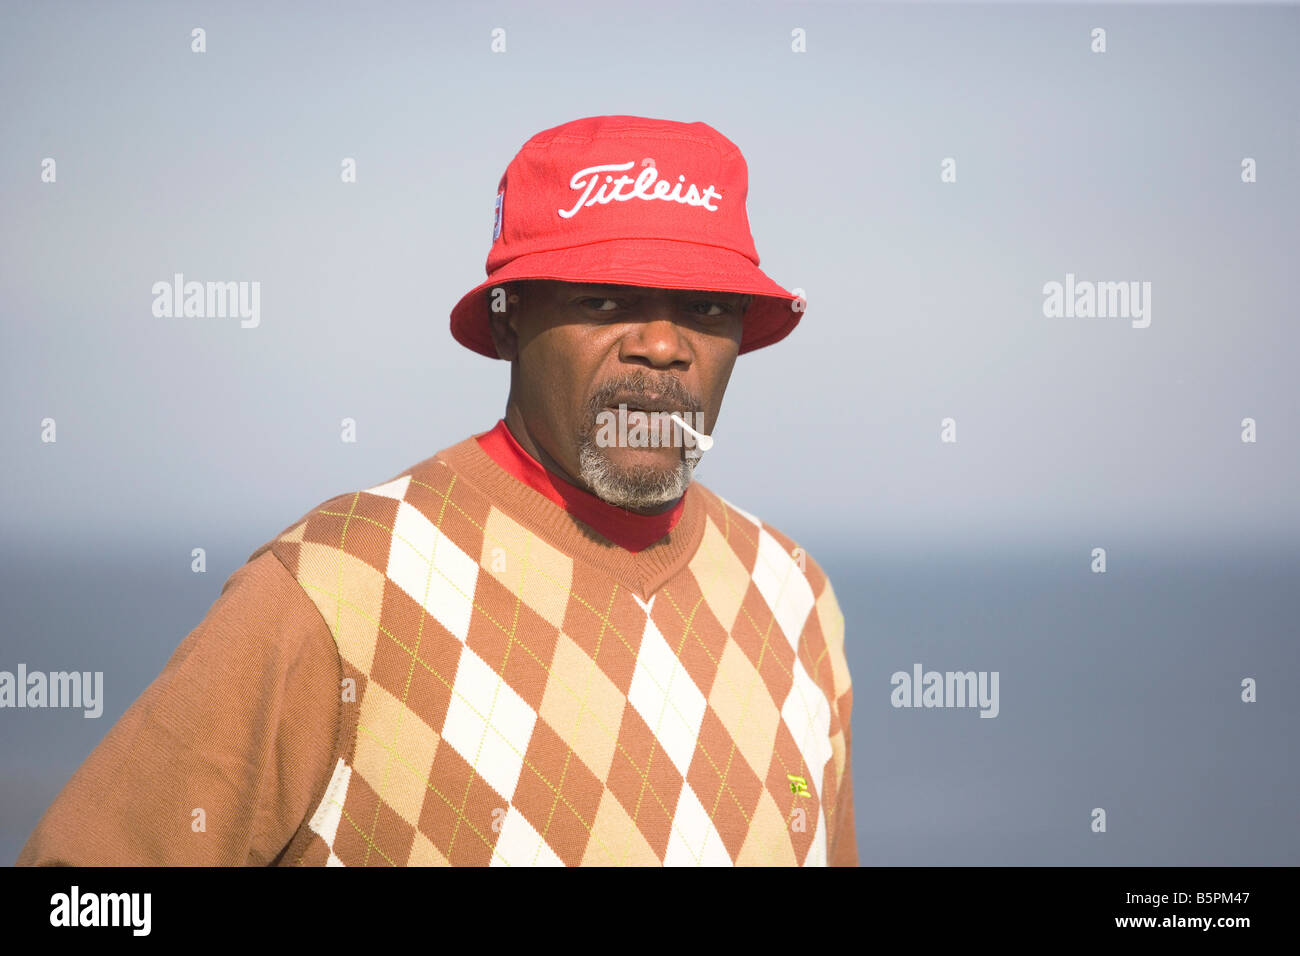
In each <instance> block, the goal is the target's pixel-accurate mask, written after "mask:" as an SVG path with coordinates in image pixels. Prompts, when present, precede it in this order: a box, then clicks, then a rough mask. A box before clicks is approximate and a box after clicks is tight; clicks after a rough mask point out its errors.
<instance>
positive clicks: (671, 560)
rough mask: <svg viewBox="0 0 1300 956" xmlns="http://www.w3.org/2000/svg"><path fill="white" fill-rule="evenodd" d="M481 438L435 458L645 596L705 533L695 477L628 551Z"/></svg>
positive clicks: (537, 530)
mask: <svg viewBox="0 0 1300 956" xmlns="http://www.w3.org/2000/svg"><path fill="white" fill-rule="evenodd" d="M484 434H487V433H484ZM480 437H481V436H480V435H474V436H471V437H469V438H466V439H464V440H462V441H460V442H457V443H456V444H454V445H451V446H450V447H448V448H445V449H443V450H442V451H440V452H438V453H437V454H436V455H435V456H434V460H435V461H441V462H442V463H443V464H445V465H447V466H448V467H450V468H451V469H452V470H453V471H454V472H456V473H458V474H459V475H461V476H462V477H463V478H464V479H465V480H466V481H468V482H469V483H470V484H471V485H473V486H475V487H476V488H477V489H478V490H479V491H481V492H482V493H483V494H485V495H486V496H487V498H488V500H489V501H490V502H491V504H492V505H493V506H494V507H497V508H499V509H500V510H501V511H502V512H504V513H505V514H506V515H508V516H509V517H510V518H511V519H512V520H514V521H517V522H518V523H519V524H521V525H523V526H524V527H525V528H527V529H528V530H530V531H532V532H533V533H534V534H536V535H538V537H540V538H542V540H544V541H546V542H547V543H548V544H550V545H552V546H553V547H555V548H557V549H558V550H560V551H562V552H563V553H565V554H568V555H570V556H571V557H573V558H574V559H575V560H578V561H582V562H584V563H585V564H587V565H590V566H592V567H594V568H596V569H598V570H600V571H602V572H604V573H605V574H608V575H609V576H610V577H612V578H614V579H615V580H616V581H618V582H619V583H620V584H622V585H623V586H624V587H626V588H628V589H630V590H631V591H632V592H633V593H635V594H638V595H640V596H641V598H642V599H643V600H644V601H649V599H650V597H651V595H653V594H654V592H655V591H657V590H658V589H659V587H660V586H661V585H663V584H664V582H666V581H668V580H669V579H670V578H672V577H673V576H674V575H675V574H677V573H678V572H679V571H681V570H682V568H684V567H685V566H686V565H687V564H688V563H689V562H690V560H691V558H692V557H693V556H694V555H695V552H696V550H697V549H698V548H699V545H700V542H701V540H702V539H703V537H704V526H705V521H706V518H707V505H706V502H705V495H706V494H707V493H708V492H707V490H706V489H705V488H704V487H703V486H701V485H699V484H698V483H697V482H694V481H692V482H691V483H690V484H689V485H688V486H687V487H686V491H685V493H684V494H683V495H682V497H681V499H680V501H679V505H680V513H679V515H678V516H677V519H676V521H675V522H674V523H673V524H672V527H671V529H670V530H669V531H668V532H667V533H666V534H664V535H663V536H662V537H660V538H658V539H657V540H655V541H653V542H651V543H650V544H648V545H646V546H645V547H644V548H642V549H640V550H638V551H629V550H628V549H627V548H625V547H622V546H620V545H619V544H617V543H615V542H614V541H611V540H610V539H609V538H608V537H606V536H605V535H604V534H602V533H601V532H600V531H599V530H598V529H597V528H595V527H593V526H592V525H590V524H588V523H587V522H585V521H583V520H582V519H581V518H579V517H577V516H576V515H574V514H572V513H570V512H569V511H568V510H566V509H565V508H564V507H563V506H562V505H560V504H557V503H556V502H555V501H554V500H552V499H551V498H550V497H548V496H547V495H545V494H543V493H542V492H541V491H539V490H538V489H536V488H534V487H532V486H531V485H530V484H526V483H525V482H524V481H523V480H521V479H520V478H518V477H516V476H515V475H514V474H512V473H511V472H510V471H509V470H507V469H506V468H504V467H502V466H501V465H500V464H499V463H498V462H497V461H495V460H494V459H493V457H492V456H491V455H489V454H488V453H487V451H485V450H484V448H483V445H482V444H481V443H480V442H479V440H478V439H479V438H480ZM539 467H540V465H539ZM603 503H604V504H608V502H603ZM669 514H671V512H669ZM635 517H642V518H643V517H647V516H645V515H635ZM650 517H655V518H662V517H663V516H662V515H654V516H650Z"/></svg>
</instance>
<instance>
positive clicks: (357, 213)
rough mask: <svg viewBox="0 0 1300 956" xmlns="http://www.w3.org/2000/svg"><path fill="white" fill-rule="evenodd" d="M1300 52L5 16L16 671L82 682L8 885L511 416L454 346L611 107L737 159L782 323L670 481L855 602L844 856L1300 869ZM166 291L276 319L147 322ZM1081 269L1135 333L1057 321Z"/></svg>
mask: <svg viewBox="0 0 1300 956" xmlns="http://www.w3.org/2000/svg"><path fill="white" fill-rule="evenodd" d="M195 26H202V27H203V28H205V29H206V31H207V52H206V53H204V54H202V55H197V54H194V53H191V52H190V30H191V29H192V28H193V27H195ZM496 27H502V28H504V29H505V30H506V36H507V52H505V53H504V54H493V53H491V52H490V40H491V31H492V30H493V29H494V28H496ZM1096 27H1102V28H1104V29H1105V30H1106V34H1107V51H1106V52H1105V53H1104V54H1098V53H1093V52H1091V49H1090V46H1091V39H1090V34H1091V31H1092V30H1093V29H1094V28H1096ZM796 28H801V29H803V30H804V31H806V35H807V52H805V53H800V54H796V53H793V52H792V51H791V31H792V30H794V29H796ZM1298 44H1300V8H1297V7H1295V6H1292V5H1286V4H1267V5H1260V6H1248V5H1211V4H1168V3H1161V4H1144V5H1114V4H1076V5H1071V4H1063V3H1050V4H1039V5H1021V4H1006V3H997V4H989V5H981V4H957V5H954V4H939V3H922V4H866V3H824V2H814V3H764V2H760V3H735V4H725V3H705V4H659V5H656V6H655V8H654V10H653V12H652V11H650V10H649V9H648V8H645V7H644V6H641V5H634V4H630V3H621V4H620V3H613V4H601V5H600V7H599V13H597V12H596V10H595V8H593V6H592V5H590V4H576V3H575V4H570V5H567V6H566V5H563V4H561V5H556V4H547V5H546V7H545V8H544V9H543V8H542V7H541V6H539V5H532V4H524V3H493V4H489V5H480V4H469V3H464V4H445V5H428V4H399V3H385V4H366V5H352V4H338V3H313V4H297V3H277V4H275V5H271V6H267V5H262V4H251V3H223V4H186V3H175V4H167V5H166V6H160V5H156V4H130V3H111V4H86V3H76V4H73V3H42V4H26V3H4V4H2V5H0V83H3V90H4V92H5V95H4V96H3V97H0V334H2V336H3V338H2V340H0V342H2V348H0V363H2V365H0V370H2V371H3V377H2V380H0V389H2V390H3V391H2V392H0V397H2V400H3V401H2V405H0V449H3V456H4V457H3V462H4V467H3V469H0V492H3V493H4V495H5V497H6V501H7V503H8V504H7V507H5V508H4V509H3V510H2V511H0V541H2V543H0V612H2V614H0V622H2V623H0V627H2V628H3V632H0V670H11V671H12V670H14V669H15V668H16V666H17V664H18V663H19V662H23V663H26V665H27V666H28V668H29V669H32V670H46V671H50V670H61V669H77V670H103V671H104V672H105V692H106V700H105V705H104V715H103V716H102V717H101V718H99V719H98V720H86V719H83V718H82V717H81V715H80V712H79V711H78V712H72V711H53V710H51V711H44V712H38V711H30V710H22V711H15V710H4V711H0V725H4V726H3V727H0V770H2V771H3V772H2V773H0V863H3V862H11V861H12V860H13V858H14V857H15V856H16V855H17V853H18V850H19V849H20V848H21V846H22V843H23V842H24V841H25V840H26V837H27V835H28V834H29V833H30V831H31V829H32V828H33V827H34V826H35V824H36V822H37V820H38V819H39V817H40V814H41V813H42V812H43V811H44V809H45V807H47V806H48V805H49V803H50V802H51V801H52V800H53V799H54V797H55V795H56V794H57V793H58V791H59V789H60V788H61V787H62V785H63V784H64V782H66V780H67V778H68V777H69V776H70V775H71V773H72V771H73V770H74V769H75V768H76V767H77V766H78V765H79V764H80V762H81V761H82V760H84V758H85V757H86V755H87V754H88V753H89V752H90V750H91V749H93V747H94V746H95V745H96V744H97V743H98V742H99V740H100V739H101V738H102V736H103V735H104V734H105V733H106V732H107V731H108V729H109V727H110V726H111V725H112V723H113V721H115V720H116V719H117V717H119V716H120V715H121V713H122V712H123V711H124V710H125V709H126V707H128V706H129V705H130V703H131V702H132V701H133V700H134V699H135V698H136V696H138V694H139V693H140V692H141V691H142V690H143V689H144V687H145V686H146V685H147V684H148V682H149V681H150V680H152V679H153V677H155V676H156V675H157V673H158V672H159V671H160V670H161V669H162V667H163V665H164V664H165V662H166V660H167V658H168V657H169V656H170V654H171V652H172V651H173V650H174V649H175V647H176V646H177V645H178V644H179V643H180V641H181V640H182V639H183V638H184V636H185V635H186V634H187V633H188V632H189V630H190V629H192V628H193V627H194V626H195V625H196V624H197V623H198V621H199V620H200V619H201V618H202V617H203V615H204V614H205V613H206V611H207V609H208V608H209V607H210V606H211V604H212V603H213V601H215V599H216V597H217V595H218V594H219V592H220V589H221V585H222V583H223V582H224V581H225V579H226V578H227V577H228V576H229V574H230V573H231V572H233V571H234V570H235V569H236V568H237V567H238V566H239V565H240V564H242V563H243V562H244V560H245V559H246V558H247V556H248V554H249V553H250V552H252V551H253V550H254V549H255V548H256V547H257V546H258V545H260V544H262V543H263V542H264V541H266V540H268V539H269V538H271V537H272V536H274V535H275V534H276V533H278V532H279V531H280V530H281V529H283V528H284V527H285V526H287V525H288V524H290V523H291V522H293V521H295V520H296V519H298V518H299V517H300V516H302V515H303V514H304V513H306V512H307V511H308V509H310V508H311V507H312V506H313V505H315V504H316V503H318V502H320V501H322V500H325V499H327V498H329V497H332V496H333V495H336V494H339V493H341V492H344V491H348V490H353V489H356V488H364V487H369V486H371V485H373V484H376V483H378V482H379V481H382V480H385V479H387V478H389V477H391V476H393V475H395V474H397V473H398V472H400V471H402V470H403V469H404V468H406V467H407V466H408V465H410V464H412V463H414V462H416V461H419V460H421V459H423V458H426V457H428V456H429V455H431V454H433V453H434V452H436V451H437V450H439V449H441V448H444V447H446V446H447V445H450V444H452V443H454V442H456V441H459V440H460V439H462V438H464V437H466V436H468V435H470V434H473V433H477V432H481V431H484V430H486V429H487V428H489V427H491V426H492V424H493V423H494V422H495V421H496V420H497V418H499V417H500V416H501V414H502V413H503V411H504V402H505V394H506V389H507V386H508V366H506V365H505V363H501V362H496V361H492V360H489V359H486V358H483V357H480V356H477V355H475V354H473V353H471V352H469V351H467V350H466V349H464V348H462V347H461V346H459V345H458V344H456V343H455V341H454V340H453V339H452V338H451V336H450V333H449V331H448V315H449V312H450V310H451V308H452V306H453V305H454V304H455V303H456V301H457V300H458V299H459V298H460V296H461V295H463V294H464V293H465V292H466V291H468V290H469V289H471V288H472V287H474V286H475V285H477V284H478V283H479V282H481V281H482V279H483V277H484V269H483V266H484V260H485V258H486V255H487V251H488V245H489V242H490V239H491V228H490V224H491V219H492V212H493V203H494V200H495V196H496V185H497V181H498V179H499V178H500V176H501V173H502V171H503V170H504V168H505V166H506V164H507V163H508V162H509V160H510V158H511V157H512V156H513V155H514V154H515V152H516V151H517V150H518V149H519V147H520V146H521V145H522V144H523V143H524V142H525V141H526V140H527V139H528V138H529V137H530V136H532V135H533V134H534V133H536V132H538V131H540V130H543V129H546V128H549V127H552V126H555V125H558V124H560V123H563V122H566V121H568V120H571V119H576V118H578V117H582V116H590V115H595V114H605V113H620V114H622V113H625V114H633V115H642V116H652V117H660V118H670V119H677V120H682V121H695V120H702V121H704V122H707V123H709V124H710V125H712V126H714V127H715V128H717V129H718V130H719V131H720V132H722V133H723V134H724V135H725V136H727V137H728V138H729V139H731V140H732V141H733V142H735V143H736V144H738V145H739V146H740V147H741V149H742V151H743V152H744V155H745V157H746V160H747V162H748V165H749V173H750V189H749V195H748V201H747V206H748V212H749V217H750V222H751V225H752V228H753V233H754V238H755V242H756V244H757V247H758V251H759V253H760V255H761V257H762V261H761V267H762V268H763V270H764V271H765V272H766V273H767V274H768V275H769V276H771V277H772V278H773V279H775V280H776V281H777V282H779V283H781V284H783V285H784V286H785V287H786V288H789V289H795V288H798V289H802V290H803V291H804V293H805V295H806V296H807V300H808V311H807V314H806V316H805V318H804V319H803V321H802V323H801V324H800V325H799V327H798V328H797V329H796V330H795V331H794V332H793V333H792V334H791V335H790V337H789V338H787V339H786V340H784V341H783V342H781V343H779V344H778V345H776V346H773V347H770V348H766V349H761V350H759V351H757V352H754V353H751V354H747V355H744V356H741V357H740V358H739V359H738V361H737V364H736V367H735V372H734V374H733V377H732V380H731V383H730V385H729V387H728V391H727V396H726V400H725V402H724V405H723V410H722V415H721V418H720V421H719V423H718V426H717V428H716V430H715V432H714V435H715V438H716V441H717V444H716V445H715V447H714V449H713V450H712V451H711V452H709V454H708V455H707V456H706V458H705V461H704V462H703V463H702V464H701V465H700V467H699V469H698V470H697V472H696V476H697V478H698V480H700V481H701V482H702V483H704V484H706V485H708V486H709V487H710V488H712V489H714V490H715V491H717V492H718V493H720V494H722V495H723V496H724V497H726V498H727V499H728V500H730V501H732V502H734V503H736V504H737V505H739V506H741V507H742V508H744V509H745V510H747V511H749V512H751V513H753V514H756V515H758V516H759V517H761V518H762V519H763V520H765V521H767V522H768V523H770V524H772V525H773V526H775V527H777V528H779V529H780V530H782V531H783V532H785V533H786V534H788V535H789V536H790V537H792V538H794V539H795V540H796V541H798V542H799V543H800V544H801V545H803V546H804V547H805V548H806V549H807V551H808V552H809V553H810V554H811V555H812V556H813V557H814V558H815V559H816V560H817V561H818V562H819V563H821V564H822V566H823V567H824V568H825V569H826V570H827V572H828V573H829V574H830V577H831V580H832V583H833V585H834V587H835V589H836V593H837V594H838V595H839V597H840V602H841V606H842V607H843V609H844V612H845V616H846V619H847V636H846V647H847V653H848V659H849V665H850V669H851V672H852V676H853V685H854V699H855V705H854V712H853V733H854V750H853V759H854V786H855V793H856V809H857V816H858V842H859V853H860V856H861V859H862V862H863V863H865V864H949V865H975V864H989V863H992V864H1046V865H1052V864H1061V863H1082V864H1099V865H1115V864H1118V865H1130V864H1147V863H1150V864H1158V865H1181V864H1209V865H1216V864H1282V863H1286V864H1292V865H1294V864H1296V863H1300V826H1298V825H1297V818H1296V814H1295V796H1296V793H1297V792H1298V790H1300V772H1298V770H1297V766H1296V760H1295V756H1294V754H1295V747H1294V742H1293V737H1294V731H1295V729H1296V727H1297V726H1300V704H1298V703H1297V699H1296V694H1295V687H1296V682H1297V679H1298V678H1300V651H1298V650H1297V647H1298V644H1297V638H1298V636H1300V635H1298V633H1297V624H1296V621H1297V612H1298V611H1300V597H1297V593H1296V587H1295V582H1296V580H1297V578H1300V494H1297V491H1296V489H1297V486H1298V485H1300V481H1298V479H1300V441H1298V439H1300V389H1298V388H1297V384H1296V375H1297V355H1298V354H1300V324H1297V321H1296V318H1297V316H1296V301H1297V300H1296V293H1295V286H1294V282H1295V274H1296V269H1295V260H1296V240H1297V227H1296V223H1297V222H1300V185H1298V183H1300V175H1298V173H1300V170H1298V169H1297V157H1298V156H1300V122H1298V121H1297V117H1300V57H1297V56H1296V54H1295V51H1296V49H1297V46H1298ZM349 156H350V157H355V158H356V160H357V168H358V181H357V182H356V183H355V184H351V185H345V184H343V183H341V182H340V181H339V169H340V162H341V160H342V159H343V157H349ZM44 157H53V158H55V159H56V161H57V164H58V166H57V170H58V181H57V183H56V184H46V183H42V182H41V181H40V169H41V160H42V159H43V158H44ZM945 157H953V158H954V159H955V160H956V163H957V181H956V182H955V183H944V182H941V181H940V175H939V174H940V163H941V161H942V160H943V159H944V158H945ZM1244 157H1252V158H1253V159H1254V160H1255V161H1256V163H1257V170H1258V172H1257V175H1258V181H1257V182H1255V183H1251V184H1246V183H1243V182H1242V180H1241V163H1242V160H1243V158H1244ZM1288 262H1289V263H1291V265H1290V266H1288V265H1287V263H1288ZM176 272H182V273H184V274H185V275H186V276H187V277H188V278H193V279H198V280H200V281H206V280H220V281H227V280H233V281H240V280H245V281H259V282H260V283H261V323H260V325H259V327H257V328H255V329H243V328H241V327H240V323H239V320H238V319H233V318H232V319H194V318H157V317H155V316H153V315H152V312H151V306H152V302H153V295H152V293H151V287H152V285H153V283H154V282H157V281H169V280H170V278H171V276H172V275H173V273H176ZM1067 273H1073V274H1074V275H1075V276H1076V278H1077V279H1078V280H1094V281H1138V282H1150V283H1151V289H1152V292H1151V322H1150V326H1149V327H1148V328H1144V329H1139V328H1133V327H1132V326H1131V323H1130V321H1129V320H1128V319H1126V318H1121V317H1110V318H1047V317H1045V316H1044V314H1043V300H1044V296H1043V292H1042V288H1043V285H1044V284H1045V283H1047V282H1051V281H1058V282H1064V280H1065V277H1066V274H1067ZM46 417H52V418H54V419H55V420H56V421H57V429H58V433H57V434H58V441H57V443H55V444H45V443H42V442H41V440H40V432H41V424H40V423H41V421H42V419H43V418H46ZM344 417H350V418H354V419H355V420H356V422H357V438H358V440H357V441H356V443H354V444H346V443H343V442H341V441H340V439H339V432H340V427H339V423H340V420H341V419H342V418H344ZM948 417H951V418H953V419H955V421H956V427H957V437H958V440H957V441H956V443H943V442H941V441H940V423H941V421H942V420H943V419H945V418H948ZM1247 417H1249V418H1253V419H1254V420H1255V421H1256V422H1257V437H1258V440H1257V441H1256V442H1255V443H1243V442H1242V441H1241V422H1242V419H1243V418H1247ZM194 547H204V548H205V549H206V550H207V556H208V569H207V572H206V573H205V574H193V573H191V571H190V561H191V558H190V551H191V549H192V548H194ZM1096 547H1103V548H1106V550H1107V563H1108V570H1107V572H1106V573H1105V574H1100V575H1099V574H1093V573H1091V571H1090V564H1091V560H1092V558H1091V552H1092V549H1093V548H1096ZM914 662H921V663H922V664H923V665H924V666H925V668H926V669H937V670H977V671H978V670H984V671H992V670H997V671H999V673H1000V675H1001V678H1000V691H1001V712H1000V714H999V716H998V718H997V719H995V720H987V719H978V716H977V713H976V712H974V711H970V710H948V709H936V710H908V709H903V710H899V709H895V708H893V707H892V706H891V705H890V702H889V697H890V691H891V689H892V688H891V686H890V684H889V677H890V675H891V674H892V673H893V672H894V671H897V670H910V669H911V666H912V664H913V663H914ZM1244 677H1254V678H1256V679H1257V680H1258V681H1259V699H1258V702H1256V703H1253V704H1246V703H1243V702H1242V701H1241V699H1240V693H1241V689H1240V683H1241V680H1242V678H1244ZM1094 807H1104V808H1106V809H1107V814H1108V831H1107V832H1106V833H1104V834H1099V833H1093V832H1091V830H1090V827H1089V824H1090V822H1091V817H1090V812H1091V810H1092V808H1094Z"/></svg>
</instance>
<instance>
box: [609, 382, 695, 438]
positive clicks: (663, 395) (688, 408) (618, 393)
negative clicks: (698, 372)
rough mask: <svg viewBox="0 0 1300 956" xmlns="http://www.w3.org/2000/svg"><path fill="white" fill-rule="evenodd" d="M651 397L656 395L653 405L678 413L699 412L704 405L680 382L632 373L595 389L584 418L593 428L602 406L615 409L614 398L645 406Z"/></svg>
mask: <svg viewBox="0 0 1300 956" xmlns="http://www.w3.org/2000/svg"><path fill="white" fill-rule="evenodd" d="M651 396H657V398H656V399H654V401H656V402H657V403H660V404H667V405H670V406H672V407H673V408H674V409H676V410H679V411H683V412H699V411H703V404H704V403H703V402H701V401H700V400H699V398H698V397H697V396H696V395H695V394H694V393H692V392H691V391H690V389H688V388H687V387H686V386H685V385H683V384H682V383H681V380H680V379H677V378H674V377H672V376H664V377H662V378H659V377H655V376H650V375H646V374H644V373H641V372H634V373H630V374H628V375H621V376H619V377H618V378H613V379H610V380H609V381H608V382H606V383H604V384H603V385H601V386H600V388H598V389H596V391H595V393H594V394H593V395H592V396H591V399H590V400H589V401H588V402H587V418H588V419H589V420H590V422H591V423H592V425H593V426H594V425H595V421H596V416H597V415H599V414H600V412H601V411H603V410H604V409H605V408H606V407H616V406H617V402H616V401H615V399H621V400H622V401H624V402H627V403H628V404H631V403H632V402H634V401H637V400H640V401H641V402H643V403H646V404H649V403H650V402H651V401H652V399H651Z"/></svg>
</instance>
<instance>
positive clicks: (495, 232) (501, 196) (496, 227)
mask: <svg viewBox="0 0 1300 956" xmlns="http://www.w3.org/2000/svg"><path fill="white" fill-rule="evenodd" d="M505 200H506V191H505V190H504V189H503V190H501V191H500V192H499V193H497V215H496V222H495V223H494V224H493V226H492V241H493V242H496V241H497V240H498V239H500V238H501V207H502V206H503V205H504V204H505Z"/></svg>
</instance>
